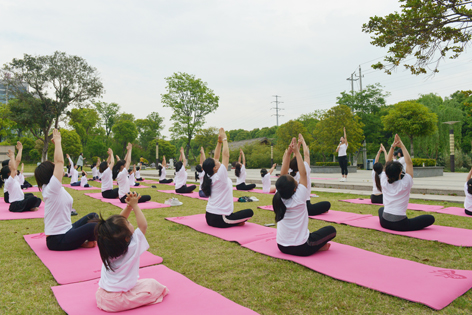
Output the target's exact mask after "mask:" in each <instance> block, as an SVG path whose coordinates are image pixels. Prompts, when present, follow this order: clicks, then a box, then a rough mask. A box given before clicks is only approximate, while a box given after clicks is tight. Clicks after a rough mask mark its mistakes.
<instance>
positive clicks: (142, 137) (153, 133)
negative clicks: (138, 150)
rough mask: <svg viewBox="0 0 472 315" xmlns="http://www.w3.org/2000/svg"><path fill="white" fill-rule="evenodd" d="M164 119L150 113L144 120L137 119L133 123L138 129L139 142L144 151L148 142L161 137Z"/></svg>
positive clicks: (154, 113)
mask: <svg viewBox="0 0 472 315" xmlns="http://www.w3.org/2000/svg"><path fill="white" fill-rule="evenodd" d="M163 121H164V118H162V117H161V116H159V113H156V112H152V113H150V114H149V115H147V116H146V119H137V120H136V121H135V124H136V128H137V129H138V134H139V142H140V144H141V146H142V147H143V148H144V150H146V148H147V147H148V145H149V142H150V141H151V140H153V139H156V138H159V137H160V136H161V130H162V129H163V128H164V124H163Z"/></svg>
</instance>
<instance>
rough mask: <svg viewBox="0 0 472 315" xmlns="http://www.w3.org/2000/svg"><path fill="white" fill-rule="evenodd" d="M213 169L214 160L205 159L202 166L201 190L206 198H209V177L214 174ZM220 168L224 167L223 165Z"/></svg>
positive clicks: (210, 182)
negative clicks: (203, 173) (203, 172)
mask: <svg viewBox="0 0 472 315" xmlns="http://www.w3.org/2000/svg"><path fill="white" fill-rule="evenodd" d="M214 167H215V160H214V159H212V158H207V159H206V160H205V161H204V162H203V164H202V168H203V170H204V171H205V175H204V176H203V183H202V187H201V189H202V190H203V192H204V193H205V196H207V197H210V196H211V184H212V181H211V178H210V176H212V175H213V174H214V172H213V168H214ZM220 167H224V165H222V166H220Z"/></svg>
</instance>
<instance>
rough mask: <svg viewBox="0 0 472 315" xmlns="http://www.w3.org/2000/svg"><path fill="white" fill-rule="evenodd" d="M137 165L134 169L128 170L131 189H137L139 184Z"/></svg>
mask: <svg viewBox="0 0 472 315" xmlns="http://www.w3.org/2000/svg"><path fill="white" fill-rule="evenodd" d="M135 174H136V164H134V165H133V168H130V169H129V170H128V179H129V186H130V187H137V186H139V183H136V177H135Z"/></svg>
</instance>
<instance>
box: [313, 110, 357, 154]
mask: <svg viewBox="0 0 472 315" xmlns="http://www.w3.org/2000/svg"><path fill="white" fill-rule="evenodd" d="M344 127H345V128H346V136H347V141H348V144H349V146H348V148H347V153H354V152H357V150H358V149H359V148H360V146H361V143H362V141H363V140H364V135H363V133H362V127H364V124H363V123H362V122H361V121H360V118H359V117H358V116H354V115H353V113H352V111H351V109H350V108H349V107H348V106H346V105H337V106H334V107H332V108H330V109H329V110H328V111H327V112H326V113H325V114H324V115H323V116H322V117H321V120H320V122H319V123H318V124H317V125H316V130H315V139H314V140H313V142H312V143H311V144H310V145H309V146H310V150H312V151H313V153H320V154H321V155H322V156H323V162H325V161H326V157H327V156H328V155H331V154H334V152H335V150H336V146H337V144H338V143H339V139H340V138H341V137H342V136H343V134H344V132H343V128H344Z"/></svg>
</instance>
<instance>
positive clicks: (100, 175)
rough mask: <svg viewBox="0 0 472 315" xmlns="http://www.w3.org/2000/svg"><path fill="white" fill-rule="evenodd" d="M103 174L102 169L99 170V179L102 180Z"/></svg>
mask: <svg viewBox="0 0 472 315" xmlns="http://www.w3.org/2000/svg"><path fill="white" fill-rule="evenodd" d="M102 175H103V173H100V171H98V179H100V180H102Z"/></svg>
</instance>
